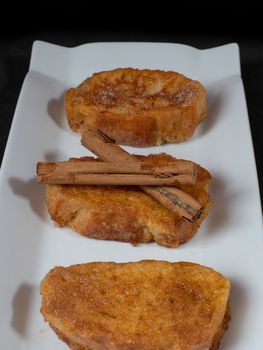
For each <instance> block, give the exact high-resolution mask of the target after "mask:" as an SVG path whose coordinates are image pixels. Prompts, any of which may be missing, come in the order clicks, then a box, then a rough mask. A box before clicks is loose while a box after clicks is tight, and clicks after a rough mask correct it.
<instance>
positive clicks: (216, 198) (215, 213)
mask: <svg viewBox="0 0 263 350" xmlns="http://www.w3.org/2000/svg"><path fill="white" fill-rule="evenodd" d="M212 176H213V177H212V181H211V187H210V191H209V192H210V199H211V208H210V210H209V212H208V216H207V218H206V219H205V222H206V225H207V232H208V234H209V236H213V234H215V233H218V232H222V229H224V227H227V226H228V225H229V224H230V223H231V221H233V220H235V218H234V217H233V211H234V208H235V206H236V205H238V202H239V200H240V197H242V196H244V192H242V191H241V192H237V193H233V191H231V189H229V183H228V181H227V179H225V180H224V178H222V177H219V176H216V175H212ZM237 224H238V225H239V224H241V225H242V218H239V222H238V223H236V225H237Z"/></svg>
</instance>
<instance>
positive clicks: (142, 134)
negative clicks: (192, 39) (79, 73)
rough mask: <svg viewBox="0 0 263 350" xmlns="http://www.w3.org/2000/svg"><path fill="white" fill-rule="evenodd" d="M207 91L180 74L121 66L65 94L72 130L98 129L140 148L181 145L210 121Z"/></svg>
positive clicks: (102, 73) (120, 142) (93, 76)
mask: <svg viewBox="0 0 263 350" xmlns="http://www.w3.org/2000/svg"><path fill="white" fill-rule="evenodd" d="M205 96H206V92H205V89H204V87H203V86H202V85H201V84H200V83H199V82H197V81H194V80H191V79H188V78H186V77H185V76H183V75H181V74H179V73H176V72H164V71H160V70H148V69H145V70H139V69H133V68H119V69H115V70H112V71H106V72H100V73H95V74H93V75H92V77H90V78H88V79H86V80H85V81H84V82H83V83H82V84H80V85H79V86H78V87H77V88H76V89H73V88H71V89H69V90H68V91H67V93H66V95H65V108H66V112H67V119H68V123H69V126H70V127H71V129H72V130H73V131H77V132H79V133H81V134H82V133H84V132H85V130H87V129H90V128H99V129H101V130H102V131H104V132H105V133H107V134H108V135H109V136H110V137H112V138H114V139H115V140H116V141H117V143H119V144H124V145H131V146H137V147H145V146H152V145H160V144H162V143H166V142H168V143H171V142H181V141H184V140H186V139H188V138H190V137H191V136H192V135H193V133H194V131H195V129H196V127H197V125H198V124H199V123H200V122H201V121H202V120H203V119H204V118H205V116H206V114H207V107H206V101H205Z"/></svg>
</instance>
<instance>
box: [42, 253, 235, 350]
mask: <svg viewBox="0 0 263 350" xmlns="http://www.w3.org/2000/svg"><path fill="white" fill-rule="evenodd" d="M40 290H41V295H42V305H41V313H42V315H43V316H44V319H45V321H46V322H48V323H49V325H50V326H51V328H52V329H53V330H54V331H55V332H56V333H57V335H58V336H59V338H60V339H62V340H63V341H65V342H66V343H67V344H68V345H69V347H70V348H71V349H74V350H104V349H107V350H117V349H118V350H142V349H143V350H216V349H217V348H218V346H219V342H220V338H221V337H222V335H223V333H224V331H225V330H226V328H227V323H228V321H229V319H230V312H229V307H228V299H229V291H230V282H229V281H228V280H227V279H226V278H225V277H224V276H222V275H221V274H219V273H218V272H216V271H214V270H212V269H210V268H208V267H205V266H202V265H198V264H194V263H189V262H179V263H169V262H166V261H154V260H144V261H139V262H133V263H113V262H108V263H105V262H95V263H87V264H81V265H74V266H70V267H66V268H65V267H55V268H54V269H52V270H51V271H50V272H49V273H48V274H47V275H46V277H45V278H44V279H43V281H42V282H41V287H40Z"/></svg>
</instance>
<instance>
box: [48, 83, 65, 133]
mask: <svg viewBox="0 0 263 350" xmlns="http://www.w3.org/2000/svg"><path fill="white" fill-rule="evenodd" d="M65 92H66V90H65V91H64V92H63V93H62V94H61V95H60V97H59V98H52V99H51V100H50V101H49V102H48V105H47V113H48V115H49V116H50V118H51V119H52V120H53V121H54V122H55V124H56V125H57V126H58V127H60V128H61V129H63V130H66V131H70V129H69V126H68V125H67V117H66V112H65V108H64V95H65Z"/></svg>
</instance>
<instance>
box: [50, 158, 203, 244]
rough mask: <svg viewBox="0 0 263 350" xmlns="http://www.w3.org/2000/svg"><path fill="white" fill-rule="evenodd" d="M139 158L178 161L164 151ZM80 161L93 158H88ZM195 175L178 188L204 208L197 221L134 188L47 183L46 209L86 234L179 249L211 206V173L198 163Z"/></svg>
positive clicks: (154, 161) (60, 221)
mask: <svg viewBox="0 0 263 350" xmlns="http://www.w3.org/2000/svg"><path fill="white" fill-rule="evenodd" d="M137 157H138V159H140V160H141V161H147V162H149V163H152V164H153V165H158V164H159V165H160V164H163V163H166V164H168V163H169V162H173V161H174V160H175V158H174V157H172V156H169V155H167V154H164V153H162V154H158V155H148V156H137ZM75 160H76V159H75ZM77 160H79V159H77ZM81 160H82V161H87V160H88V161H91V160H94V161H95V159H94V158H90V157H84V158H81ZM70 161H73V162H74V159H71V160H70ZM196 173H197V177H196V184H195V185H194V186H180V189H182V190H183V191H184V192H186V193H188V194H190V195H191V196H192V197H194V198H195V199H196V200H197V201H198V202H200V203H201V204H202V205H203V206H204V211H203V213H202V215H201V216H200V218H199V219H197V220H196V221H195V223H193V224H192V223H190V222H188V221H186V220H184V219H182V218H181V217H179V216H178V215H176V214H174V213H172V212H171V211H169V210H168V209H167V208H165V207H164V206H163V205H162V204H160V203H159V202H157V201H156V200H155V199H154V198H152V197H151V196H150V195H148V194H146V193H145V192H143V191H142V190H141V189H140V188H138V187H135V186H126V187H125V186H84V185H77V186H74V185H46V202H47V207H48V210H49V213H50V216H51V218H52V220H54V222H55V223H56V224H57V225H58V226H61V227H63V226H66V227H69V228H71V229H72V230H73V231H75V232H77V233H79V234H81V235H83V236H87V237H91V238H96V239H105V240H117V241H123V242H131V243H133V244H136V243H139V242H142V243H147V242H151V241H155V242H157V243H158V244H160V245H164V246H167V247H177V246H178V245H179V244H181V243H184V242H186V241H188V240H189V239H190V238H192V237H193V235H194V234H195V233H196V232H197V230H198V228H199V226H200V225H201V223H202V221H203V220H204V218H205V217H206V215H207V213H208V209H209V207H210V200H209V195H208V187H209V183H210V174H209V173H208V171H207V170H205V169H204V168H202V167H200V166H199V165H196Z"/></svg>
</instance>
